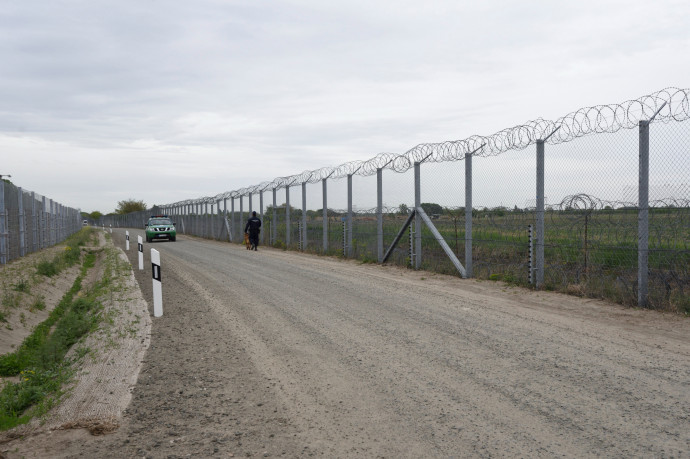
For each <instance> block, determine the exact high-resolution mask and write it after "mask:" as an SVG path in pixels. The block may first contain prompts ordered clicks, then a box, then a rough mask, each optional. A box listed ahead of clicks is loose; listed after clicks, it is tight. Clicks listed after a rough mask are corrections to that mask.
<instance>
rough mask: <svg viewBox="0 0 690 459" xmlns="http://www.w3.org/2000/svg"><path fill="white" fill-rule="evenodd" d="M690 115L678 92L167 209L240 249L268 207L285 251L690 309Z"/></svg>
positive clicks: (269, 223)
mask: <svg viewBox="0 0 690 459" xmlns="http://www.w3.org/2000/svg"><path fill="white" fill-rule="evenodd" d="M689 118H690V106H689V101H688V90H681V89H665V90H663V91H659V92H657V93H654V94H651V95H648V96H644V97H641V98H639V99H635V100H630V101H627V102H624V103H621V104H613V105H601V106H595V107H587V108H583V109H580V110H577V111H575V112H572V113H569V114H568V115H566V116H564V117H562V118H559V119H557V120H556V121H549V120H543V119H538V120H536V121H532V122H528V123H525V124H523V125H519V126H515V127H512V128H508V129H504V130H502V131H500V132H497V133H496V134H494V135H491V136H472V137H470V138H468V139H465V140H459V141H452V142H443V143H430V144H421V145H418V146H416V147H415V148H413V149H411V150H409V151H407V152H406V153H404V154H401V155H394V154H389V153H383V154H379V155H377V156H376V157H374V158H372V159H370V160H368V161H354V162H350V163H346V164H342V165H340V166H337V167H324V168H321V169H317V170H314V171H305V172H303V173H301V174H297V175H293V176H289V177H279V178H276V179H275V180H273V181H272V182H264V183H261V184H259V185H256V186H253V187H247V188H243V189H240V190H235V191H229V192H226V193H221V194H219V195H217V196H214V197H205V198H199V199H190V200H187V201H183V202H177V203H172V204H168V205H165V206H162V209H163V211H164V212H166V213H169V214H172V215H174V216H176V217H175V218H176V219H177V220H178V229H182V232H183V233H186V234H194V235H198V236H204V237H215V238H217V239H225V240H228V241H232V242H237V243H241V242H242V238H241V237H239V236H241V235H242V231H243V225H244V222H245V221H246V219H247V217H248V215H249V214H248V213H249V211H251V210H256V211H257V213H258V214H260V217H261V218H262V220H263V222H264V227H263V229H264V231H263V232H262V243H266V244H270V245H272V246H275V247H282V248H287V249H291V250H303V251H308V252H313V253H319V254H330V255H339V256H343V257H348V258H357V259H360V260H363V261H372V262H388V263H396V264H404V265H407V266H410V267H412V268H415V269H428V270H433V271H438V272H443V273H451V274H452V273H455V274H459V275H461V276H463V277H475V278H482V279H491V280H503V281H507V282H511V283H515V284H519V285H525V286H534V287H537V288H545V289H550V290H558V291H565V292H569V293H572V294H578V295H583V296H590V297H597V298H606V299H610V300H613V301H616V302H620V303H622V304H630V305H640V306H645V307H653V308H658V309H667V310H675V311H683V312H690V292H689V290H690V288H689V287H688V286H689V285H690V268H689V266H690V248H689V247H688V246H689V245H690V123H689V122H688V119H689ZM257 197H258V199H257ZM257 201H258V204H257ZM228 203H229V204H230V206H229V207H228ZM209 206H210V208H209ZM127 218H130V217H129V216H123V217H121V219H120V220H119V221H114V220H113V221H114V222H115V224H118V225H123V224H125V223H126V219H127ZM139 225H143V221H142V222H139V221H137V225H136V226H139ZM180 227H181V228H180Z"/></svg>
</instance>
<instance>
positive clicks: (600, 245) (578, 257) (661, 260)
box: [265, 208, 690, 313]
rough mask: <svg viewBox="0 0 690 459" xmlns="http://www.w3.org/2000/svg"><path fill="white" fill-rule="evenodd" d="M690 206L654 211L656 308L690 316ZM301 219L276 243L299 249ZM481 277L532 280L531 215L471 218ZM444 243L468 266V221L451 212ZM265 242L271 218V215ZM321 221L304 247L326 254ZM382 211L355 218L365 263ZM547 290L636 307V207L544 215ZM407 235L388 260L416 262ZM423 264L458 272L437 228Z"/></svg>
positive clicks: (394, 223) (334, 240)
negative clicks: (288, 238)
mask: <svg viewBox="0 0 690 459" xmlns="http://www.w3.org/2000/svg"><path fill="white" fill-rule="evenodd" d="M689 216H690V209H687V208H678V209H653V210H652V211H650V243H649V247H650V252H649V269H650V305H651V307H652V308H655V309H663V310H670V311H677V312H681V313H686V312H689V313H690V292H689V290H690V289H688V288H687V285H688V284H690V272H689V267H690V244H688V241H689V240H690V226H688V224H687V221H688V217H689ZM405 218H406V217H405V216H400V215H392V214H388V215H384V251H385V250H387V249H388V247H389V245H390V243H391V242H392V240H393V238H394V237H395V235H396V234H397V232H398V230H399V229H400V228H401V226H402V224H403V222H404V221H405ZM297 221H298V218H296V217H293V218H291V226H290V235H291V243H290V244H289V246H287V247H286V245H285V244H284V242H282V241H284V238H285V231H286V225H285V220H284V218H282V216H280V215H279V216H278V221H277V223H276V229H277V237H278V239H279V241H280V243H279V244H276V246H280V247H281V248H287V249H290V250H296V249H297V241H298V233H297ZM472 223H473V234H472V239H473V241H472V258H473V267H474V277H475V278H479V279H494V280H498V279H500V280H502V281H504V282H509V283H512V284H515V285H520V286H524V287H529V286H530V285H529V284H528V276H527V273H528V262H529V254H528V244H529V239H528V230H527V228H528V225H530V224H531V225H534V224H535V216H534V213H532V212H510V211H505V212H502V214H499V213H491V212H483V213H481V215H478V216H475V217H474V218H473V220H472ZM434 225H435V226H436V227H437V229H438V231H439V232H440V233H441V235H442V236H443V238H444V239H445V241H446V242H447V243H448V245H449V246H450V247H451V249H452V250H453V251H454V252H455V253H456V255H457V256H458V259H459V260H460V261H461V263H462V264H463V265H464V264H465V260H464V259H465V253H464V251H465V231H464V230H465V227H464V225H465V221H464V218H459V219H458V218H456V219H453V218H451V217H448V216H445V217H443V216H442V217H441V218H440V219H436V220H434ZM265 226H266V232H267V234H266V236H265V237H266V241H268V234H270V226H271V221H270V218H267V219H266V220H265ZM322 228H323V227H322V222H321V219H320V218H318V219H314V220H308V222H307V234H308V243H307V247H306V248H305V251H307V252H311V253H316V254H324V250H323V232H322ZM376 232H377V222H376V217H375V215H359V216H355V218H354V221H353V247H352V256H353V258H355V259H358V260H360V261H362V262H372V261H375V260H376V259H377V256H378V254H377V242H376ZM545 232H546V234H545V248H544V252H545V262H546V268H545V270H546V273H545V288H547V289H549V290H555V291H560V292H565V293H571V294H576V295H580V296H587V297H592V298H603V299H607V300H610V301H614V302H617V303H621V304H625V305H631V306H634V305H635V304H636V301H637V299H636V288H637V287H636V282H637V281H636V279H637V263H638V255H637V212H636V211H630V210H628V209H625V210H624V209H619V210H606V211H599V212H594V213H592V214H590V215H588V216H586V217H585V215H584V214H582V213H577V212H574V211H565V212H559V211H547V212H546V215H545ZM327 237H328V241H329V248H328V250H327V251H326V253H325V254H327V255H336V256H343V254H342V238H343V227H342V223H341V221H340V218H339V217H338V218H332V219H330V220H329V230H328V236H327ZM408 245H409V242H408V234H407V233H406V234H405V235H404V236H403V238H402V239H401V241H400V243H399V244H398V248H397V250H396V251H395V252H394V253H393V256H392V257H391V258H390V259H389V263H394V264H400V265H405V266H409V256H408V254H407V251H408ZM422 269H427V270H431V271H435V272H440V273H444V274H451V275H457V274H458V273H457V270H456V269H455V267H454V266H453V265H452V263H451V262H450V261H449V260H448V259H447V257H446V255H445V253H443V251H442V249H441V248H440V246H439V244H438V242H437V241H436V240H435V239H434V238H433V236H432V234H431V232H430V231H429V230H428V228H426V225H423V228H422Z"/></svg>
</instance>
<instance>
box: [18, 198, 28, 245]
mask: <svg viewBox="0 0 690 459" xmlns="http://www.w3.org/2000/svg"><path fill="white" fill-rule="evenodd" d="M17 201H18V202H17V204H18V205H19V207H18V210H19V215H18V217H19V218H18V220H19V256H20V257H23V256H24V255H26V234H25V233H26V224H25V222H24V191H23V190H22V187H18V188H17Z"/></svg>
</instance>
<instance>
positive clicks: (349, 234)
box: [345, 174, 352, 258]
mask: <svg viewBox="0 0 690 459" xmlns="http://www.w3.org/2000/svg"><path fill="white" fill-rule="evenodd" d="M346 228H347V229H346V232H347V243H346V250H347V255H345V256H346V257H348V258H352V174H348V176H347V222H346Z"/></svg>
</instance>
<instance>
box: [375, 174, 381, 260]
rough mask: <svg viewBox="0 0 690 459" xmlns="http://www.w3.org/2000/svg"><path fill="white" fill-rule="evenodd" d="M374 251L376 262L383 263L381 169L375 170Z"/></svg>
mask: <svg viewBox="0 0 690 459" xmlns="http://www.w3.org/2000/svg"><path fill="white" fill-rule="evenodd" d="M376 249H377V253H378V262H379V263H381V262H383V169H382V168H380V167H379V168H378V169H376Z"/></svg>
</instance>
